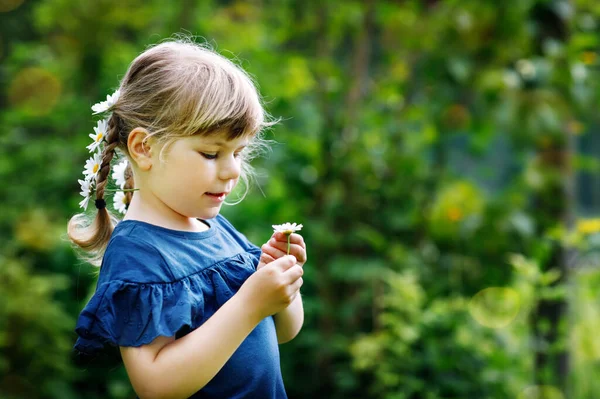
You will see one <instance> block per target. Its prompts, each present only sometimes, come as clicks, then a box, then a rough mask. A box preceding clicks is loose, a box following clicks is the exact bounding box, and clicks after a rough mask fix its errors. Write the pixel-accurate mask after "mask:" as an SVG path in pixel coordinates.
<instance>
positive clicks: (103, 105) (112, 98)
mask: <svg viewBox="0 0 600 399" xmlns="http://www.w3.org/2000/svg"><path fill="white" fill-rule="evenodd" d="M120 94H121V92H120V91H119V90H117V91H115V92H114V93H113V94H112V95H107V96H106V101H102V102H99V103H98V104H94V105H92V111H94V115H96V114H99V113H100V112H105V111H108V110H109V109H110V107H112V106H113V105H115V103H116V102H117V100H118V99H119V95H120Z"/></svg>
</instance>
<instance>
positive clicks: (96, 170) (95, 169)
mask: <svg viewBox="0 0 600 399" xmlns="http://www.w3.org/2000/svg"><path fill="white" fill-rule="evenodd" d="M99 167H100V165H98V164H95V165H94V168H93V169H92V173H96V172H98V168H99Z"/></svg>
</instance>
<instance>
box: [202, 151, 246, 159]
mask: <svg viewBox="0 0 600 399" xmlns="http://www.w3.org/2000/svg"><path fill="white" fill-rule="evenodd" d="M200 155H202V156H203V157H204V158H206V159H209V160H213V159H217V156H218V154H207V153H206V152H201V153H200ZM241 155H242V153H241V152H235V153H234V154H233V156H234V157H235V158H239V157H240V156H241Z"/></svg>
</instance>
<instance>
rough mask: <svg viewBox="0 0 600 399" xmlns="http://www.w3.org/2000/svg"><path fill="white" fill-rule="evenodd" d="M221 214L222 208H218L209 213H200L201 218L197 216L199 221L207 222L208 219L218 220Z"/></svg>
mask: <svg viewBox="0 0 600 399" xmlns="http://www.w3.org/2000/svg"><path fill="white" fill-rule="evenodd" d="M219 212H221V207H219V208H216V209H214V210H213V209H211V210H209V211H205V212H202V213H200V215H199V216H197V217H196V218H197V219H202V220H206V219H212V218H216V217H217V215H218V214H219Z"/></svg>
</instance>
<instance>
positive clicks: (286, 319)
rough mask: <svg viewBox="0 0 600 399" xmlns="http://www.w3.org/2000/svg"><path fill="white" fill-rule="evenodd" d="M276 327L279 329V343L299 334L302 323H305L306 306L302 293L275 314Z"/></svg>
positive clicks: (283, 342)
mask: <svg viewBox="0 0 600 399" xmlns="http://www.w3.org/2000/svg"><path fill="white" fill-rule="evenodd" d="M274 319H275V328H276V329H277V343H279V344H285V343H286V342H289V341H291V340H292V339H294V338H295V337H296V335H298V333H299V332H300V329H301V328H302V324H304V308H303V306H302V297H301V296H300V293H298V295H297V296H296V299H294V302H292V303H291V304H290V306H288V307H287V308H285V309H283V310H282V311H281V312H279V313H276V314H275V316H274Z"/></svg>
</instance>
